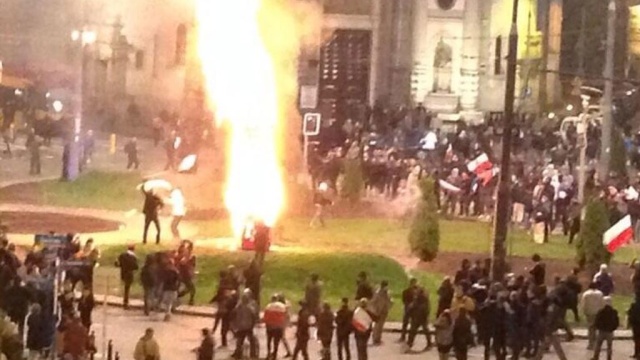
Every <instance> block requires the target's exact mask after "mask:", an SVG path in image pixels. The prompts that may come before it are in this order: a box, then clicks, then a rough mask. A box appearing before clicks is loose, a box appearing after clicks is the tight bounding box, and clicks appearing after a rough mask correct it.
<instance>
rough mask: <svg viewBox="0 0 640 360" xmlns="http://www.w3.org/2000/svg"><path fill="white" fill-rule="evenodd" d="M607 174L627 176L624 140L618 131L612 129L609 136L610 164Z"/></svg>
mask: <svg viewBox="0 0 640 360" xmlns="http://www.w3.org/2000/svg"><path fill="white" fill-rule="evenodd" d="M609 172H615V173H616V174H617V175H618V176H622V177H626V176H627V149H626V148H625V146H624V139H623V138H622V134H621V133H620V131H619V130H618V129H615V128H614V129H613V134H611V162H610V165H609Z"/></svg>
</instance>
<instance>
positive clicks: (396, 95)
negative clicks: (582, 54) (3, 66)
mask: <svg viewBox="0 0 640 360" xmlns="http://www.w3.org/2000/svg"><path fill="white" fill-rule="evenodd" d="M512 4H513V2H512V1H511V0H397V1H385V0H349V1H344V0H325V1H324V29H323V31H324V32H329V33H332V34H333V36H332V37H329V38H328V39H329V40H327V41H325V42H324V43H323V44H322V45H321V47H320V49H319V50H318V55H317V59H315V60H317V61H311V62H310V63H312V64H316V63H317V64H318V67H319V69H317V71H318V72H319V74H320V75H319V77H318V81H317V84H316V85H317V86H318V88H319V102H320V105H319V107H320V108H321V109H322V111H323V113H325V114H327V113H328V115H329V116H333V115H335V114H336V113H337V114H341V113H342V114H343V115H342V116H349V115H348V114H347V115H344V112H345V111H346V112H347V113H348V112H349V111H348V109H347V108H349V106H350V104H353V103H357V102H364V101H366V102H368V104H373V103H375V102H376V101H379V102H382V103H384V104H386V105H389V106H399V105H405V106H410V105H415V104H417V103H422V104H423V105H424V106H425V107H426V108H427V109H428V110H430V111H432V112H434V113H440V114H443V117H444V118H449V119H452V120H455V119H457V118H464V119H466V120H470V121H475V120H480V119H481V118H482V116H483V114H485V113H488V112H500V111H502V110H503V109H504V87H505V70H506V61H505V59H506V56H507V52H508V36H509V31H510V28H511V14H512ZM518 16H519V21H518V31H519V34H520V41H519V51H518V59H519V61H518V64H519V66H518V85H517V93H516V97H517V99H518V100H517V103H518V104H517V105H518V109H519V110H521V111H533V112H535V111H537V110H538V103H539V97H540V94H541V93H542V96H544V97H546V101H547V102H552V99H553V98H556V97H558V96H560V93H559V92H558V88H559V82H558V78H557V74H554V72H553V71H551V72H541V71H539V70H538V69H540V68H542V67H544V68H546V69H551V70H553V69H556V70H557V67H558V64H559V51H560V46H559V41H560V28H559V26H561V22H562V2H561V1H559V0H521V1H520V7H519V9H518ZM544 28H546V29H550V31H556V32H557V33H556V36H552V37H549V39H548V40H549V42H548V44H549V45H548V46H547V47H546V49H544V48H543V41H545V40H546V39H545V38H543V36H542V34H543V33H544V32H543V29H544ZM356 38H358V39H360V40H359V41H360V43H356V42H355V41H356V40H354V39H356ZM347 39H351V40H347ZM349 41H351V43H349ZM363 43H364V44H363ZM341 48H346V49H359V50H358V52H357V54H358V55H357V56H353V54H352V53H348V52H344V51H343V52H340V51H338V50H336V49H341ZM364 51H368V52H367V53H363V52H364ZM327 53H330V54H329V55H327ZM347 55H348V56H347ZM341 56H342V57H341ZM312 60H313V59H312ZM363 61H366V62H367V63H368V68H366V69H363V68H362V67H361V64H362V62H363ZM305 62H306V61H305V60H303V61H302V64H303V66H304V63H305ZM306 71H307V73H313V72H314V71H316V69H314V68H313V67H311V68H308V69H306ZM340 72H342V73H340ZM363 73H366V74H363ZM337 74H338V75H337ZM340 74H341V75H342V78H343V79H344V80H343V81H340V76H339V75H340ZM354 74H356V75H357V79H358V80H357V81H353V77H354ZM543 78H544V79H543ZM350 79H351V80H350ZM358 86H359V87H360V88H359V89H358ZM543 88H544V90H545V91H541V89H543ZM356 89H357V90H356ZM336 94H340V95H341V96H336ZM365 94H366V95H365ZM332 96H333V98H332ZM345 103H346V104H345ZM327 109H328V110H327ZM336 109H337V110H336ZM345 109H347V110H345Z"/></svg>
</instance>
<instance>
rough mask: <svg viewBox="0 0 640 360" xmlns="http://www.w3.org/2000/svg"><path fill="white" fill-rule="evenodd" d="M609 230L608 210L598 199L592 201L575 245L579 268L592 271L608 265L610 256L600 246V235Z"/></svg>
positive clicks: (588, 205) (603, 247)
mask: <svg viewBox="0 0 640 360" xmlns="http://www.w3.org/2000/svg"><path fill="white" fill-rule="evenodd" d="M608 228H609V210H608V209H607V206H606V205H605V204H604V202H603V201H602V200H600V199H592V200H591V201H590V202H589V203H588V204H587V208H586V214H585V217H584V220H583V221H582V226H581V229H580V235H579V237H578V241H577V243H576V255H577V259H576V260H577V261H578V264H579V265H580V267H586V268H587V269H589V270H592V271H594V270H595V269H597V268H598V266H600V264H603V263H609V261H610V260H611V254H610V253H609V251H607V248H606V247H605V246H604V245H603V244H602V235H603V234H604V232H605V231H607V229H608Z"/></svg>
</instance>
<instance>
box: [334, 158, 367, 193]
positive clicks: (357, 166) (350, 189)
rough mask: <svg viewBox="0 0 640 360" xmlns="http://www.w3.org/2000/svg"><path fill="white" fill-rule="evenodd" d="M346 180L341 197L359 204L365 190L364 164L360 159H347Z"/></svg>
mask: <svg viewBox="0 0 640 360" xmlns="http://www.w3.org/2000/svg"><path fill="white" fill-rule="evenodd" d="M343 166H344V167H343V169H344V178H343V180H342V189H341V191H340V194H341V196H342V197H343V198H344V199H347V200H349V201H351V202H358V201H359V200H360V196H361V195H362V189H363V188H364V176H363V174H362V164H361V163H360V160H359V159H348V158H347V159H345V160H344V164H343Z"/></svg>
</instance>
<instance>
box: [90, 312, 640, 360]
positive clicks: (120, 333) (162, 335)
mask: <svg viewBox="0 0 640 360" xmlns="http://www.w3.org/2000/svg"><path fill="white" fill-rule="evenodd" d="M103 310H104V309H103V308H101V307H99V308H96V309H95V313H94V316H93V321H94V326H93V330H94V331H95V334H96V343H97V345H98V346H97V347H98V349H99V350H100V349H102V344H103V339H104V340H106V341H108V340H113V345H114V351H117V352H119V353H120V355H121V357H120V358H121V359H130V358H132V354H133V350H134V348H135V345H136V342H137V341H138V339H139V338H140V337H141V336H142V335H143V334H144V330H145V329H146V328H148V327H151V328H153V329H154V330H155V337H156V339H157V341H158V343H159V345H160V349H161V355H162V359H166V360H186V359H195V354H194V353H192V350H193V349H195V348H196V347H197V346H198V345H199V343H200V340H201V338H200V330H201V329H202V328H205V327H208V328H211V327H212V325H213V320H212V319H211V318H209V317H200V316H183V315H177V314H176V315H174V316H173V317H172V318H171V320H170V321H167V322H165V321H163V317H162V316H161V315H160V314H155V315H151V316H149V317H146V316H144V315H143V314H142V312H141V311H138V310H128V311H124V310H122V309H120V308H114V307H109V308H108V310H107V312H106V313H105V312H104V311H103ZM105 315H106V316H105ZM103 329H106V333H105V332H103ZM256 334H257V336H258V340H259V343H260V347H261V358H264V353H265V331H264V328H258V329H257V330H256ZM103 335H106V336H104V337H103ZM287 338H288V341H289V344H290V345H291V346H293V345H294V344H295V339H294V329H293V328H291V329H289V330H288V332H287ZM397 339H398V334H392V333H386V334H385V335H384V337H383V344H382V345H381V346H376V347H374V346H370V347H369V359H371V360H396V359H397V360H410V359H420V360H432V359H433V360H436V359H438V354H437V352H436V350H435V349H431V350H430V351H427V352H421V350H422V349H423V348H424V346H425V340H424V337H418V338H417V340H416V345H415V347H414V350H415V351H414V352H412V353H408V354H406V353H404V351H403V350H404V349H403V344H399V343H397V342H396V340H397ZM215 340H216V344H217V345H219V344H220V339H219V335H218V334H216V336H215ZM562 346H563V348H564V350H565V352H566V353H567V356H568V358H569V359H589V358H591V356H592V354H591V352H589V351H587V350H586V341H584V340H574V341H573V342H571V343H566V342H565V343H562ZM234 347H235V341H234V340H233V339H232V338H231V337H230V341H229V349H220V350H218V352H217V354H216V359H228V358H229V357H230V354H231V351H232V350H233V349H234ZM333 347H334V349H333V352H334V354H333V355H332V358H334V359H336V358H337V357H336V355H335V342H334V344H333ZM613 349H614V354H613V359H627V358H629V355H631V354H632V352H633V342H632V341H630V340H618V341H614V345H613ZM319 350H320V347H319V345H318V344H317V342H316V341H311V342H310V343H309V354H310V357H311V358H312V359H318V358H320V357H319V355H318V352H319ZM351 351H352V358H353V359H355V358H356V356H355V343H354V341H353V339H352V341H351ZM482 352H483V349H482V348H480V347H475V348H472V349H471V351H470V356H469V358H470V359H481V358H482ZM605 352H606V351H603V353H602V354H601V358H603V359H604V358H606V353H605ZM279 356H280V358H282V357H283V356H284V348H282V347H281V348H280V351H279ZM544 359H546V360H554V359H558V357H557V356H556V355H555V354H554V353H548V354H546V355H545V356H544Z"/></svg>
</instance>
